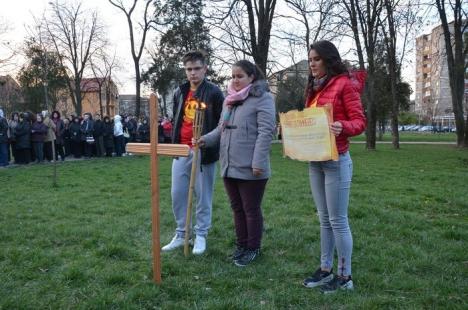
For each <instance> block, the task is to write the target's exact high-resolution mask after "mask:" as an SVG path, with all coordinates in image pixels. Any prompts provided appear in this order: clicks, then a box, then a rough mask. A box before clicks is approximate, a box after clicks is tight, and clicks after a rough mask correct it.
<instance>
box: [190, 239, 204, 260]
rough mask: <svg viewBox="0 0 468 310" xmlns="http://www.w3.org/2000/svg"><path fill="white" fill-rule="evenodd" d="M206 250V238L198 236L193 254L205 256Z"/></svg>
mask: <svg viewBox="0 0 468 310" xmlns="http://www.w3.org/2000/svg"><path fill="white" fill-rule="evenodd" d="M205 250H206V238H205V237H203V236H198V235H197V236H196V238H195V244H194V246H193V251H192V253H193V254H195V255H200V254H203V253H204V252H205Z"/></svg>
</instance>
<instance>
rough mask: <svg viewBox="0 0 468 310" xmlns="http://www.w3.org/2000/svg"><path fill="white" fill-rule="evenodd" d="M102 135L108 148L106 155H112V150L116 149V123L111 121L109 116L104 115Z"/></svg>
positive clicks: (105, 146)
mask: <svg viewBox="0 0 468 310" xmlns="http://www.w3.org/2000/svg"><path fill="white" fill-rule="evenodd" d="M102 137H103V142H104V148H105V150H106V157H112V151H113V149H114V124H113V123H112V122H111V120H110V118H109V116H105V117H104V125H103V131H102Z"/></svg>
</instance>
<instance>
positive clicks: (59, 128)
mask: <svg viewBox="0 0 468 310" xmlns="http://www.w3.org/2000/svg"><path fill="white" fill-rule="evenodd" d="M52 122H54V124H55V160H58V156H59V155H60V158H61V159H62V161H64V160H65V153H64V152H63V144H64V143H63V142H64V140H63V136H64V133H65V124H64V123H63V121H62V119H61V118H60V113H59V112H58V111H54V112H52Z"/></svg>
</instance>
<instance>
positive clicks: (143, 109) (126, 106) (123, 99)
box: [119, 95, 149, 117]
mask: <svg viewBox="0 0 468 310" xmlns="http://www.w3.org/2000/svg"><path fill="white" fill-rule="evenodd" d="M135 107H136V95H120V96H119V114H120V115H134V114H135ZM140 114H141V115H142V116H146V117H149V98H147V97H140Z"/></svg>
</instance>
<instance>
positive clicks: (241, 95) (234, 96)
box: [222, 82, 252, 130]
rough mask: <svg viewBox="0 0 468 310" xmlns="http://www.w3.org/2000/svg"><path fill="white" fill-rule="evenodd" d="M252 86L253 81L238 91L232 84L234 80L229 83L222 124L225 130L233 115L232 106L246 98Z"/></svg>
mask: <svg viewBox="0 0 468 310" xmlns="http://www.w3.org/2000/svg"><path fill="white" fill-rule="evenodd" d="M251 87H252V83H251V84H249V85H247V86H246V87H244V88H242V89H241V90H239V91H236V90H235V89H234V86H232V82H231V83H229V86H228V95H227V96H226V98H225V99H224V103H225V104H226V107H227V109H226V112H225V113H224V115H223V124H222V127H223V130H224V128H226V125H227V123H228V121H229V118H230V117H231V112H232V108H233V107H234V106H235V103H236V102H239V101H243V100H245V98H247V97H248V96H249V91H250V88H251Z"/></svg>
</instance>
